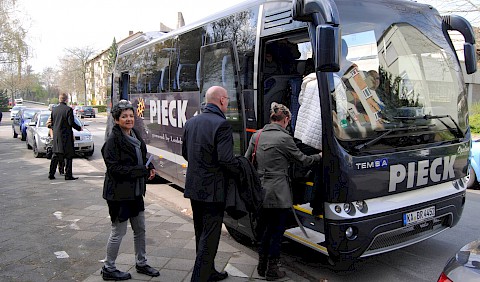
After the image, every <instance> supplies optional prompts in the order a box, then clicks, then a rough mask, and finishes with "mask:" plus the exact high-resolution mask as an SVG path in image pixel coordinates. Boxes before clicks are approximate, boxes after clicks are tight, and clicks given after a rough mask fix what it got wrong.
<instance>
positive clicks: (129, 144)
mask: <svg viewBox="0 0 480 282" xmlns="http://www.w3.org/2000/svg"><path fill="white" fill-rule="evenodd" d="M112 116H113V119H114V120H115V126H114V127H113V129H112V133H111V134H110V136H109V137H108V139H107V141H106V142H105V144H104V145H103V147H102V156H103V160H104V161H105V165H106V167H107V172H106V173H105V182H104V185H103V198H104V199H105V200H107V204H108V211H109V213H110V218H111V220H112V229H111V233H110V237H109V238H108V243H107V256H106V258H105V262H104V266H103V268H102V277H103V279H104V280H127V279H130V278H131V275H130V273H128V272H122V271H120V270H118V269H117V268H116V266H115V260H116V258H117V255H118V250H119V248H120V243H121V242H122V238H123V236H124V235H125V234H126V232H127V222H128V220H130V224H131V226H132V229H133V240H134V245H135V261H136V270H137V272H138V273H142V274H146V275H149V276H159V275H160V273H159V272H158V270H156V269H154V268H152V267H150V266H149V265H148V264H147V259H146V256H145V254H146V252H145V245H146V243H145V214H144V211H145V206H144V203H143V197H144V196H145V189H146V181H147V177H148V179H149V180H150V179H152V178H153V177H155V168H154V167H153V165H152V164H151V163H150V164H148V165H146V162H147V159H146V155H147V147H146V145H145V143H144V142H143V140H142V138H141V135H140V133H139V132H138V131H137V130H135V129H134V128H133V125H134V121H135V112H134V108H133V105H132V104H131V103H130V102H129V101H126V100H121V101H120V102H118V104H117V105H115V106H114V107H113V109H112Z"/></svg>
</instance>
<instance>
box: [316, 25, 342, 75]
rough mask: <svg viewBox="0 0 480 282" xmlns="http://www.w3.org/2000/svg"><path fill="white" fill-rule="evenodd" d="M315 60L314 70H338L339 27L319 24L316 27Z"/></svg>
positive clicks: (339, 50)
mask: <svg viewBox="0 0 480 282" xmlns="http://www.w3.org/2000/svg"><path fill="white" fill-rule="evenodd" d="M316 45H317V46H315V52H314V53H315V62H316V64H317V65H316V70H317V71H322V72H338V71H339V70H340V52H341V46H342V45H341V36H340V28H339V27H334V26H331V25H319V26H317V29H316Z"/></svg>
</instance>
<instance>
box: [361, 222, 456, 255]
mask: <svg viewBox="0 0 480 282" xmlns="http://www.w3.org/2000/svg"><path fill="white" fill-rule="evenodd" d="M450 217H451V215H448V214H447V215H444V216H441V217H437V218H434V219H433V220H430V221H426V222H423V223H419V224H416V225H411V226H404V227H402V228H399V229H396V230H392V231H388V232H385V233H380V234H378V235H377V236H375V238H374V239H373V240H372V243H371V244H370V246H369V247H368V248H367V250H366V251H365V252H364V253H363V255H362V257H367V256H371V255H376V254H380V253H384V252H388V251H392V250H395V249H400V248H403V247H406V246H409V245H412V244H415V243H418V242H420V241H423V240H425V239H428V238H430V237H432V236H435V235H437V234H438V233H440V232H442V231H444V230H446V229H448V228H449V227H450V224H449V222H451V220H450Z"/></svg>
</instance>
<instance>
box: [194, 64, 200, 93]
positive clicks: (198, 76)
mask: <svg viewBox="0 0 480 282" xmlns="http://www.w3.org/2000/svg"><path fill="white" fill-rule="evenodd" d="M195 76H196V77H197V87H198V89H200V61H198V62H197V70H196V73H195Z"/></svg>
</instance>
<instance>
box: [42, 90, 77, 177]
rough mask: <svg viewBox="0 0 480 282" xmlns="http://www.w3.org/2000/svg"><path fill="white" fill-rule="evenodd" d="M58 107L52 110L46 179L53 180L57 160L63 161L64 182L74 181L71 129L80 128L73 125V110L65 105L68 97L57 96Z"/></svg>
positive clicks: (64, 95) (73, 153)
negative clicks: (50, 141) (50, 144)
mask: <svg viewBox="0 0 480 282" xmlns="http://www.w3.org/2000/svg"><path fill="white" fill-rule="evenodd" d="M58 101H59V103H58V106H56V107H55V108H53V109H52V114H51V128H52V130H53V141H52V142H53V143H52V145H53V146H52V152H53V155H52V160H51V161H50V171H49V173H48V179H55V170H56V169H57V165H58V162H59V160H64V161H65V180H75V179H77V178H78V177H73V173H72V165H73V164H72V159H73V157H74V156H75V147H74V140H73V138H74V137H73V131H72V128H75V129H76V130H78V131H82V127H81V126H80V125H78V124H76V123H75V119H74V117H73V110H72V108H71V107H69V106H68V105H67V101H68V95H67V94H66V93H62V94H60V95H59V96H58Z"/></svg>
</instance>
